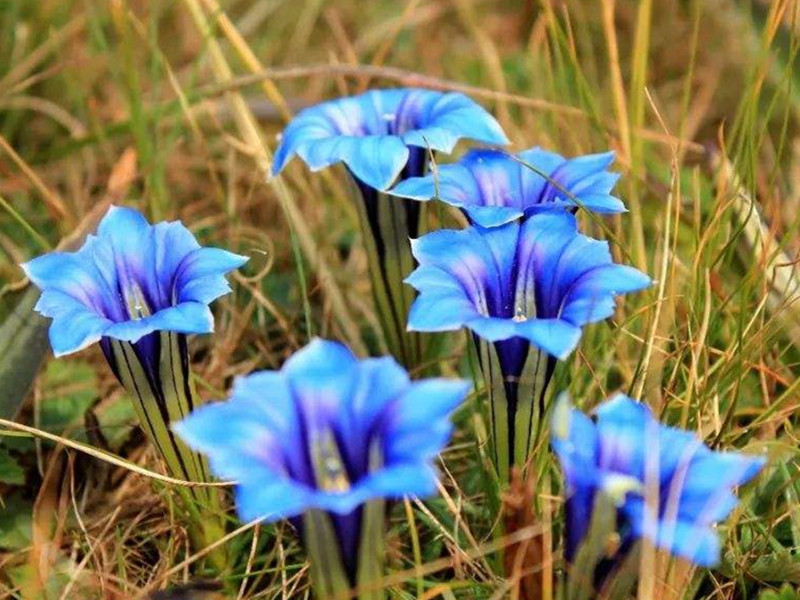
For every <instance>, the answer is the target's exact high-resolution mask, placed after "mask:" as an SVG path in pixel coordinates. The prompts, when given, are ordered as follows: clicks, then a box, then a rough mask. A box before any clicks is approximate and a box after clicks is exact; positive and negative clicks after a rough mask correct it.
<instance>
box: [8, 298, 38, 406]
mask: <svg viewBox="0 0 800 600" xmlns="http://www.w3.org/2000/svg"><path fill="white" fill-rule="evenodd" d="M38 298H39V292H38V291H37V290H36V289H34V288H33V287H30V288H28V290H26V291H25V293H24V294H22V296H21V298H20V300H19V303H18V304H17V305H16V306H15V307H14V309H13V310H12V311H11V313H10V314H9V315H8V316H7V317H6V318H5V319H4V320H3V322H2V323H0V389H1V390H3V393H2V394H0V417H1V418H3V419H10V418H12V417H13V416H14V415H15V414H16V412H17V410H19V407H20V406H21V405H22V402H23V400H25V396H27V395H28V392H29V391H30V389H31V385H32V384H33V380H34V379H35V377H36V373H37V372H38V371H39V366H40V365H41V364H42V360H43V359H44V356H45V353H46V352H47V349H48V347H49V342H48V341H47V326H48V320H47V319H45V318H43V317H41V316H39V315H38V314H36V313H35V312H33V307H34V305H35V304H36V301H37V300H38Z"/></svg>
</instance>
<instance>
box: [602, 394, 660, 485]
mask: <svg viewBox="0 0 800 600" xmlns="http://www.w3.org/2000/svg"><path fill="white" fill-rule="evenodd" d="M597 432H598V436H599V444H600V455H599V462H598V464H599V466H600V468H602V469H605V470H609V471H613V472H615V473H621V474H625V475H630V476H632V477H634V478H636V479H638V480H639V481H644V474H645V462H644V461H645V452H646V450H647V448H648V447H649V444H648V440H654V439H656V440H657V439H658V434H659V424H658V422H657V421H656V420H655V419H654V418H653V414H652V413H651V412H650V409H649V408H648V407H647V406H646V405H644V404H642V403H641V402H636V401H635V400H632V399H631V398H628V397H627V396H625V395H623V394H617V395H616V396H614V397H613V398H611V399H610V400H608V401H607V402H605V403H603V404H602V405H600V407H598V409H597Z"/></svg>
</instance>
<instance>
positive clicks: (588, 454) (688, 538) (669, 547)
mask: <svg viewBox="0 0 800 600" xmlns="http://www.w3.org/2000/svg"><path fill="white" fill-rule="evenodd" d="M551 432H552V433H551V437H552V440H551V441H552V445H553V449H554V450H555V452H556V454H557V455H558V458H559V461H560V462H561V467H562V469H563V472H564V479H565V481H566V488H567V489H566V494H567V503H566V512H567V522H566V554H567V558H568V559H570V560H572V559H573V558H574V556H575V553H576V551H577V549H578V547H579V545H580V544H581V542H582V541H583V540H584V538H585V537H586V535H587V532H588V530H589V523H590V520H591V516H592V511H593V508H594V504H595V499H596V497H597V494H598V493H601V492H603V493H605V494H607V495H608V497H609V498H611V499H613V500H614V502H615V503H616V506H617V523H618V527H619V533H620V537H621V542H622V544H621V546H620V552H621V553H623V554H624V552H625V551H626V550H627V549H630V547H631V546H632V543H633V542H634V541H635V540H636V539H639V538H646V539H648V540H650V541H651V542H652V543H653V544H654V545H655V546H657V547H658V548H662V549H664V550H666V551H668V552H670V553H671V554H673V555H676V556H679V557H682V558H684V559H686V560H689V561H691V562H693V563H695V564H698V565H701V566H705V567H711V566H714V565H715V564H717V563H718V562H719V555H720V543H719V536H718V534H717V532H716V531H715V529H714V525H715V524H716V523H718V522H720V521H722V520H724V519H725V518H726V517H727V516H728V515H729V514H730V512H731V511H732V510H733V509H734V508H735V507H736V505H737V503H738V500H737V498H736V496H735V495H734V493H733V490H734V488H735V487H737V486H740V485H743V484H745V483H747V482H748V481H750V480H751V479H752V478H753V477H755V476H756V475H757V474H758V472H759V471H760V470H761V469H762V468H763V466H764V464H765V460H764V458H762V457H758V456H748V455H745V454H740V453H735V452H714V451H712V450H711V449H709V448H708V447H707V446H706V445H705V444H703V442H702V441H701V440H700V439H699V438H698V437H697V436H696V435H694V434H693V433H690V432H688V431H683V430H681V429H676V428H673V427H666V426H664V425H661V424H660V423H659V422H658V421H657V420H656V419H655V418H654V417H653V414H652V413H651V412H650V409H649V408H648V407H647V406H645V405H643V404H641V403H639V402H636V401H634V400H632V399H630V398H628V397H627V396H624V395H622V394H619V395H617V396H615V397H613V398H611V399H610V400H608V401H607V402H605V403H604V404H603V405H601V406H600V407H599V408H598V409H597V420H596V422H594V421H592V420H591V419H589V418H588V417H586V416H585V415H584V414H583V413H581V412H580V411H578V410H575V409H572V408H571V407H570V406H569V402H568V400H566V399H562V400H560V401H559V405H558V406H557V408H556V410H555V412H554V417H553V423H552V429H551ZM648 486H651V487H650V488H648ZM655 488H657V504H658V506H657V507H655V506H654V507H653V509H652V510H651V509H648V508H646V506H647V501H646V500H645V496H646V494H647V493H648V492H647V491H646V489H653V490H654V489H655ZM650 493H653V492H650ZM654 504H655V502H654ZM651 512H652V513H655V512H657V515H656V514H653V515H652V516H650V514H651ZM617 558H621V557H617Z"/></svg>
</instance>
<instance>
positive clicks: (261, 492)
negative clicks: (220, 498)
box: [173, 339, 470, 566]
mask: <svg viewBox="0 0 800 600" xmlns="http://www.w3.org/2000/svg"><path fill="white" fill-rule="evenodd" d="M469 387H470V386H469V384H468V383H467V382H464V381H458V380H456V381H453V380H444V379H428V380H424V381H419V382H411V381H410V380H409V378H408V375H407V373H406V372H405V370H403V369H402V368H401V367H400V366H399V365H398V364H397V363H396V362H395V361H394V360H393V359H391V358H388V357H386V358H373V359H366V360H358V359H356V358H355V357H354V356H353V354H352V353H351V352H350V351H349V350H348V349H347V348H346V347H345V346H343V345H342V344H339V343H336V342H328V341H323V340H320V339H316V340H314V341H312V342H311V343H310V344H309V345H308V346H306V347H305V348H304V349H302V350H300V351H299V352H297V353H296V354H294V355H293V356H292V357H291V358H290V359H289V360H288V361H287V362H286V364H285V365H284V366H283V368H282V369H281V370H280V371H260V372H258V373H254V374H252V375H249V376H247V377H243V378H241V379H238V380H237V381H236V383H235V385H234V388H233V392H232V394H231V398H230V399H229V400H228V401H227V402H223V403H219V404H211V405H206V406H204V407H202V408H200V409H198V410H196V411H195V412H193V413H192V414H191V415H189V416H188V417H187V418H186V419H185V420H183V421H182V422H180V423H177V424H175V425H174V426H173V428H174V430H175V431H176V432H177V433H178V434H179V435H180V436H181V437H182V438H183V439H184V440H185V441H186V442H187V443H188V444H189V445H190V446H191V447H193V448H195V449H197V450H199V451H201V452H204V453H206V454H207V455H208V456H209V458H210V462H211V468H212V470H213V471H214V473H215V474H216V475H217V476H219V477H221V478H223V479H233V480H236V481H237V482H238V483H237V486H236V505H237V510H238V513H239V515H240V516H241V518H242V519H243V520H245V521H250V520H254V519H266V520H269V521H274V520H277V519H281V518H285V517H294V516H296V515H300V514H301V513H304V512H306V511H309V510H313V509H320V510H322V511H326V512H328V513H330V514H331V515H332V518H333V522H334V523H335V524H336V530H337V532H338V534H339V536H340V542H341V545H342V548H343V549H344V551H343V552H342V554H343V556H344V557H345V560H351V559H353V557H354V556H355V555H356V552H355V547H356V545H357V543H358V538H359V535H358V534H359V523H358V518H357V513H356V512H354V511H357V509H358V508H359V506H360V505H362V504H364V503H365V502H367V501H368V500H370V499H373V498H388V499H396V498H402V497H403V496H407V495H414V496H428V495H430V494H432V493H434V492H435V490H436V471H435V469H434V466H433V460H434V458H435V457H436V456H437V454H438V453H439V452H440V451H441V450H442V449H443V448H444V446H445V444H446V443H447V441H448V439H449V438H450V433H451V429H452V426H451V424H450V421H449V418H448V417H449V414H450V413H451V412H452V411H453V410H454V409H455V408H456V407H457V406H458V405H459V404H460V403H461V401H462V400H463V399H464V397H465V396H466V394H467V392H468V390H469ZM351 566H352V565H351Z"/></svg>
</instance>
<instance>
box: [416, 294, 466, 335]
mask: <svg viewBox="0 0 800 600" xmlns="http://www.w3.org/2000/svg"><path fill="white" fill-rule="evenodd" d="M418 289H420V288H418ZM420 291H421V293H420V294H419V295H418V296H417V297H416V299H415V300H414V303H413V304H412V305H411V309H410V310H409V313H408V331H429V332H432V331H453V330H457V329H460V328H461V327H463V326H464V325H466V324H467V323H469V322H471V321H472V320H473V319H475V318H477V317H480V315H479V313H478V311H477V310H476V309H475V306H474V305H473V304H472V302H471V301H470V299H469V298H468V297H467V296H466V294H465V292H464V291H463V290H461V289H453V288H451V287H445V286H430V287H424V288H422V289H421V290H420Z"/></svg>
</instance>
